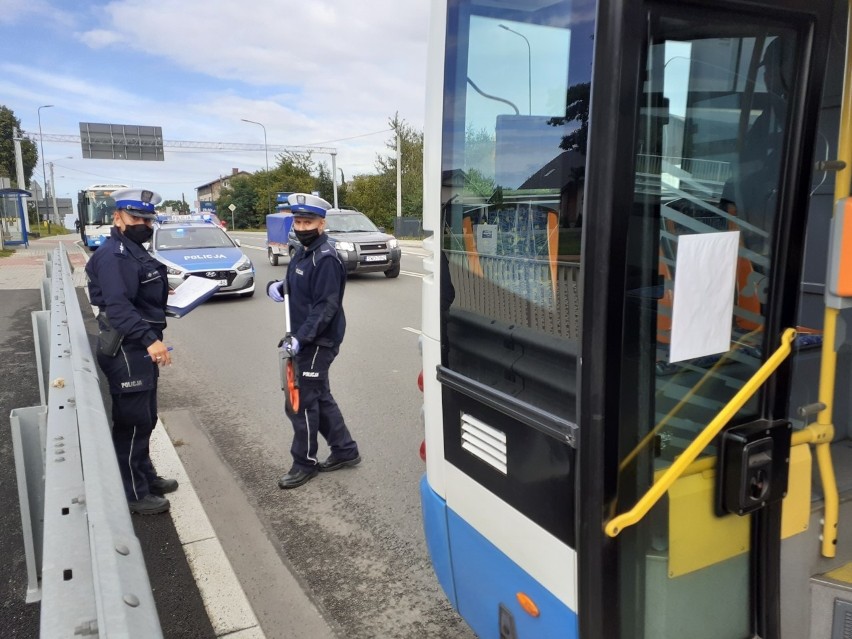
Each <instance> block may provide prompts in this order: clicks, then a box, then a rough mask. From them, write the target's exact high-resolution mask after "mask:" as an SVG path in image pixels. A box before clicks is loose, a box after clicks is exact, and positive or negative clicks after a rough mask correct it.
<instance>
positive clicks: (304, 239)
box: [294, 229, 320, 246]
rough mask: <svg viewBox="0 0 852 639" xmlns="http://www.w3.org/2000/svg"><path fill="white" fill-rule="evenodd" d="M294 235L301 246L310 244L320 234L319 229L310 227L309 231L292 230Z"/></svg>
mask: <svg viewBox="0 0 852 639" xmlns="http://www.w3.org/2000/svg"><path fill="white" fill-rule="evenodd" d="M294 233H295V234H296V237H297V238H299V241H300V242H301V243H302V246H310V245H311V244H313V243H314V240H316V239H317V238H318V237H319V236H320V232H319V229H311V230H310V231H294Z"/></svg>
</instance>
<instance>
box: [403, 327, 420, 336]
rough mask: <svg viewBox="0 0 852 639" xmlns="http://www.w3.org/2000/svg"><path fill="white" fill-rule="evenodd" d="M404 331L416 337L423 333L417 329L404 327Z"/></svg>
mask: <svg viewBox="0 0 852 639" xmlns="http://www.w3.org/2000/svg"><path fill="white" fill-rule="evenodd" d="M402 330H404V331H408V332H409V333H414V334H415V335H420V334H421V333H422V331H420V330H419V329H416V328H411V327H410V326H403V327H402Z"/></svg>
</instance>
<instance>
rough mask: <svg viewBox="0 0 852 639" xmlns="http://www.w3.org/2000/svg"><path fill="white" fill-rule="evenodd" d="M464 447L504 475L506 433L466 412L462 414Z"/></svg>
mask: <svg viewBox="0 0 852 639" xmlns="http://www.w3.org/2000/svg"><path fill="white" fill-rule="evenodd" d="M461 439H462V448H463V449H465V450H466V451H467V452H469V453H470V454H471V455H475V456H476V457H478V458H479V459H481V460H482V461H484V462H485V463H486V464H488V465H489V466H491V467H492V468H496V469H497V470H499V471H500V472H501V473H503V474H504V475H505V474H507V473H506V471H507V469H506V433H503V432H500V431H499V430H497V429H496V428H492V427H491V426H489V425H488V424H486V423H485V422H482V421H480V420H478V419H476V418H475V417H471V416H470V415H467V414H465V413H462V416H461Z"/></svg>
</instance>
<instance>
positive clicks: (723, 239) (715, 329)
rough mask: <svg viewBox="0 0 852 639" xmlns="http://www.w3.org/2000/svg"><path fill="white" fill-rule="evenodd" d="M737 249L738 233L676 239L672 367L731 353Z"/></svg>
mask: <svg viewBox="0 0 852 639" xmlns="http://www.w3.org/2000/svg"><path fill="white" fill-rule="evenodd" d="M739 244H740V232H739V231H726V232H722V233H700V234H695V235H681V236H680V237H679V238H678V243H677V260H676V262H675V277H674V300H673V308H672V333H671V347H670V351H669V361H670V362H681V361H683V360H686V359H693V358H695V357H703V356H705V355H714V354H716V353H724V352H727V351H728V350H730V348H731V329H732V326H733V318H734V291H735V287H736V277H737V248H738V247H739Z"/></svg>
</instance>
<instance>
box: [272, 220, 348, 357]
mask: <svg viewBox="0 0 852 639" xmlns="http://www.w3.org/2000/svg"><path fill="white" fill-rule="evenodd" d="M345 287H346V269H345V267H344V266H343V263H342V262H341V261H340V258H339V257H338V256H337V251H336V250H335V249H334V247H333V246H331V244H329V243H328V236H326V235H325V233H323V234H321V235H320V236H319V237H318V238H317V239H316V240H314V242H313V243H312V244H310V245H309V246H307V247H304V246H303V247H301V248H300V249H299V250H298V251H297V252H296V255H295V256H293V259H292V260H290V266H289V267H288V269H287V289H288V291H289V294H290V321H291V324H292V327H293V335H294V337H295V338H296V339H297V340H299V344H300V345H301V347H305V346H307V345H308V344H318V345H319V346H327V347H329V348H332V349H335V351H336V349H337V348H338V347H339V346H340V343H341V342H342V341H343V334H344V333H345V332H346V316H345V315H344V314H343V289H344V288H345Z"/></svg>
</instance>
